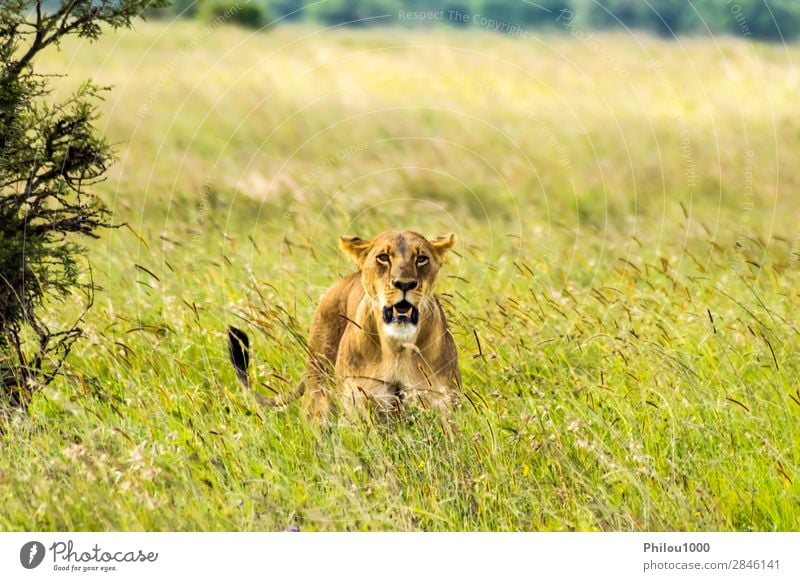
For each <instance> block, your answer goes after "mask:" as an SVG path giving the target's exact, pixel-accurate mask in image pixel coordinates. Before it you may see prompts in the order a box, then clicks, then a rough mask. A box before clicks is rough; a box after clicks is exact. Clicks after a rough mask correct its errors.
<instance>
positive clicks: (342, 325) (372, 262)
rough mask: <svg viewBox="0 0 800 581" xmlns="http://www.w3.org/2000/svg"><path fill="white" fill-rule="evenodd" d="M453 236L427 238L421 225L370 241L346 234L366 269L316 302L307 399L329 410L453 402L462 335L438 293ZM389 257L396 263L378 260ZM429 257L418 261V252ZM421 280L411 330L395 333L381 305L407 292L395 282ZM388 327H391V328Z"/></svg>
mask: <svg viewBox="0 0 800 581" xmlns="http://www.w3.org/2000/svg"><path fill="white" fill-rule="evenodd" d="M454 242H455V237H454V236H453V235H452V234H451V235H447V236H443V237H441V238H438V239H436V240H434V241H428V240H426V239H425V238H424V237H423V236H421V235H419V234H417V233H415V232H384V233H383V234H380V235H379V236H377V237H375V238H374V239H373V240H371V241H364V240H360V239H358V238H352V237H342V238H341V240H340V244H341V246H342V249H343V250H344V251H345V253H347V254H348V255H349V256H350V257H351V258H353V259H354V260H355V262H356V264H357V265H358V267H359V272H356V273H354V274H351V275H350V276H347V277H345V278H343V279H341V280H339V281H338V282H336V283H335V284H334V285H333V286H331V287H330V288H329V289H328V291H327V292H326V293H325V294H324V296H323V297H322V300H321V301H320V303H319V306H318V307H317V311H316V313H315V315H314V319H313V322H312V323H311V331H310V334H309V340H308V346H309V349H310V353H311V355H310V356H309V359H308V363H307V365H306V372H305V376H304V379H303V381H304V384H305V390H306V391H307V392H308V396H309V397H308V398H307V404H308V406H309V407H310V408H311V409H312V410H314V411H327V410H329V409H330V408H331V405H332V400H335V401H337V402H338V403H340V404H341V405H343V406H344V407H352V406H357V405H360V404H364V403H370V404H372V405H374V406H376V407H377V408H378V409H379V410H381V411H393V410H400V409H403V408H404V407H405V406H406V405H409V404H411V405H418V406H421V407H425V408H446V407H448V406H450V405H451V404H453V403H454V402H455V401H456V400H457V397H458V392H459V390H460V386H461V375H460V372H459V369H458V354H457V352H456V346H455V342H454V341H453V337H452V335H451V333H450V330H449V329H448V326H447V321H446V319H445V314H444V311H443V310H442V308H441V305H440V304H439V301H438V299H437V298H436V295H435V294H434V292H433V287H434V283H435V280H436V276H437V274H438V272H439V268H440V267H441V265H442V262H443V260H444V255H445V253H446V252H447V250H448V249H449V248H450V247H451V246H452V245H453V243H454ZM383 255H388V256H389V263H388V264H384V263H382V262H381V261H379V260H378V258H379V257H382V256H383ZM420 256H423V257H424V258H427V259H428V261H427V263H426V264H421V265H420V264H418V263H417V262H418V260H419V261H421V260H422V259H420V258H418V257H420ZM397 280H402V281H409V282H411V281H414V282H416V283H417V285H418V286H417V287H416V288H415V289H413V290H411V291H409V292H406V293H405V296H406V298H407V299H408V300H409V301H410V302H411V303H413V304H414V305H415V306H416V308H418V309H419V322H418V324H417V325H416V328H415V329H412V331H413V333H411V336H405V337H403V336H399V337H396V336H393V335H392V334H391V333H392V332H393V329H392V328H391V327H390V328H388V329H387V325H385V324H384V322H383V320H382V315H381V313H382V308H383V307H384V306H387V305H392V304H394V303H395V302H398V301H400V300H402V299H403V292H402V291H400V290H398V289H397V288H395V287H394V286H393V285H392V281H397ZM387 331H388V333H387Z"/></svg>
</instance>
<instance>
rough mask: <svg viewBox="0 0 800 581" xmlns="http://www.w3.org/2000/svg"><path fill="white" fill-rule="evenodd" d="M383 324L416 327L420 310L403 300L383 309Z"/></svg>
mask: <svg viewBox="0 0 800 581" xmlns="http://www.w3.org/2000/svg"><path fill="white" fill-rule="evenodd" d="M383 322H384V323H386V324H387V325H390V324H392V323H411V324H412V325H416V324H417V323H418V322H419V309H418V308H417V307H415V306H414V305H412V304H411V303H409V302H408V301H407V300H405V299H403V300H402V301H400V302H399V303H397V304H396V305H392V306H391V307H384V308H383Z"/></svg>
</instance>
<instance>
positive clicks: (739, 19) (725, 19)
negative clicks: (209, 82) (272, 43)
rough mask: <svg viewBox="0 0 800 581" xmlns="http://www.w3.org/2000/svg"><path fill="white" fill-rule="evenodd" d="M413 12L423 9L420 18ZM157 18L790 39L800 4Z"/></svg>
mask: <svg viewBox="0 0 800 581" xmlns="http://www.w3.org/2000/svg"><path fill="white" fill-rule="evenodd" d="M415 12H424V13H426V14H425V15H424V16H423V15H415V14H414V13H415ZM156 16H164V17H175V16H180V17H184V18H195V17H197V18H202V19H204V20H209V21H212V20H218V21H220V20H221V21H225V22H230V23H233V24H239V25H242V26H247V27H251V28H262V27H265V26H268V25H275V24H279V23H283V22H292V21H295V22H296V21H311V22H317V23H321V24H325V25H331V26H335V25H344V26H374V25H383V26H387V25H400V26H457V27H468V26H472V27H476V28H490V26H489V25H488V24H487V23H488V22H489V21H492V22H493V23H497V22H499V23H502V24H503V25H504V26H501V27H500V28H498V30H499V31H500V32H509V29H510V28H511V27H514V26H517V27H521V28H523V29H528V30H533V29H538V28H550V29H553V30H557V29H559V28H564V27H565V26H566V25H567V24H568V25H569V27H570V28H571V29H573V28H581V29H601V30H602V29H614V28H622V29H624V28H629V29H638V30H647V31H651V32H653V33H655V34H658V35H661V36H666V37H669V36H676V35H680V34H721V33H728V34H733V35H737V36H743V37H750V38H755V39H764V40H771V41H782V40H792V39H794V38H796V37H797V36H798V35H800V0H649V1H648V2H645V1H644V0H535V2H534V1H533V0H531V1H526V0H326V1H324V2H319V3H314V2H313V0H174V3H173V6H172V7H171V8H169V9H162V10H160V11H158V13H157V14H156Z"/></svg>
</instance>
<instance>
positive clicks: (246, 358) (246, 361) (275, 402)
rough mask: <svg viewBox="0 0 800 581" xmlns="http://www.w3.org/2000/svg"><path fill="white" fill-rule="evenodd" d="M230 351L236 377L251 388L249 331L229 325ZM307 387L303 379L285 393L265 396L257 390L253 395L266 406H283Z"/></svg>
mask: <svg viewBox="0 0 800 581" xmlns="http://www.w3.org/2000/svg"><path fill="white" fill-rule="evenodd" d="M228 352H229V354H230V357H231V363H232V364H233V368H234V369H235V370H236V377H238V378H239V381H240V382H241V384H242V385H243V386H245V387H246V388H248V389H250V387H251V384H250V374H249V373H248V371H247V370H248V368H249V367H250V339H249V338H248V337H247V333H245V332H244V331H242V330H241V329H237V328H236V327H228ZM305 389H306V387H305V382H304V381H301V382H300V385H298V386H297V389H295V390H294V391H292V392H290V393H288V394H285V395H279V396H277V397H264V396H262V395H259V394H258V393H256V392H253V395H255V396H256V399H257V400H258V401H259V403H261V404H262V405H264V406H267V407H281V406H285V405H289V404H290V403H292V402H293V401H295V400H296V399H298V398H300V396H302V395H303V392H304V391H305Z"/></svg>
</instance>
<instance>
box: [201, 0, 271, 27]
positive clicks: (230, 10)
mask: <svg viewBox="0 0 800 581" xmlns="http://www.w3.org/2000/svg"><path fill="white" fill-rule="evenodd" d="M199 16H200V18H202V19H203V20H205V21H206V22H214V23H220V24H224V23H228V24H236V25H238V26H242V27H244V28H251V29H254V30H258V29H260V28H261V27H263V26H264V25H265V24H267V23H268V22H269V17H268V16H269V15H268V14H267V8H266V6H265V5H264V4H262V3H258V2H256V1H255V0H251V1H250V2H247V3H245V2H236V1H234V0H223V1H220V2H209V3H208V4H205V5H204V6H202V7H201V8H200V13H199Z"/></svg>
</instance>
